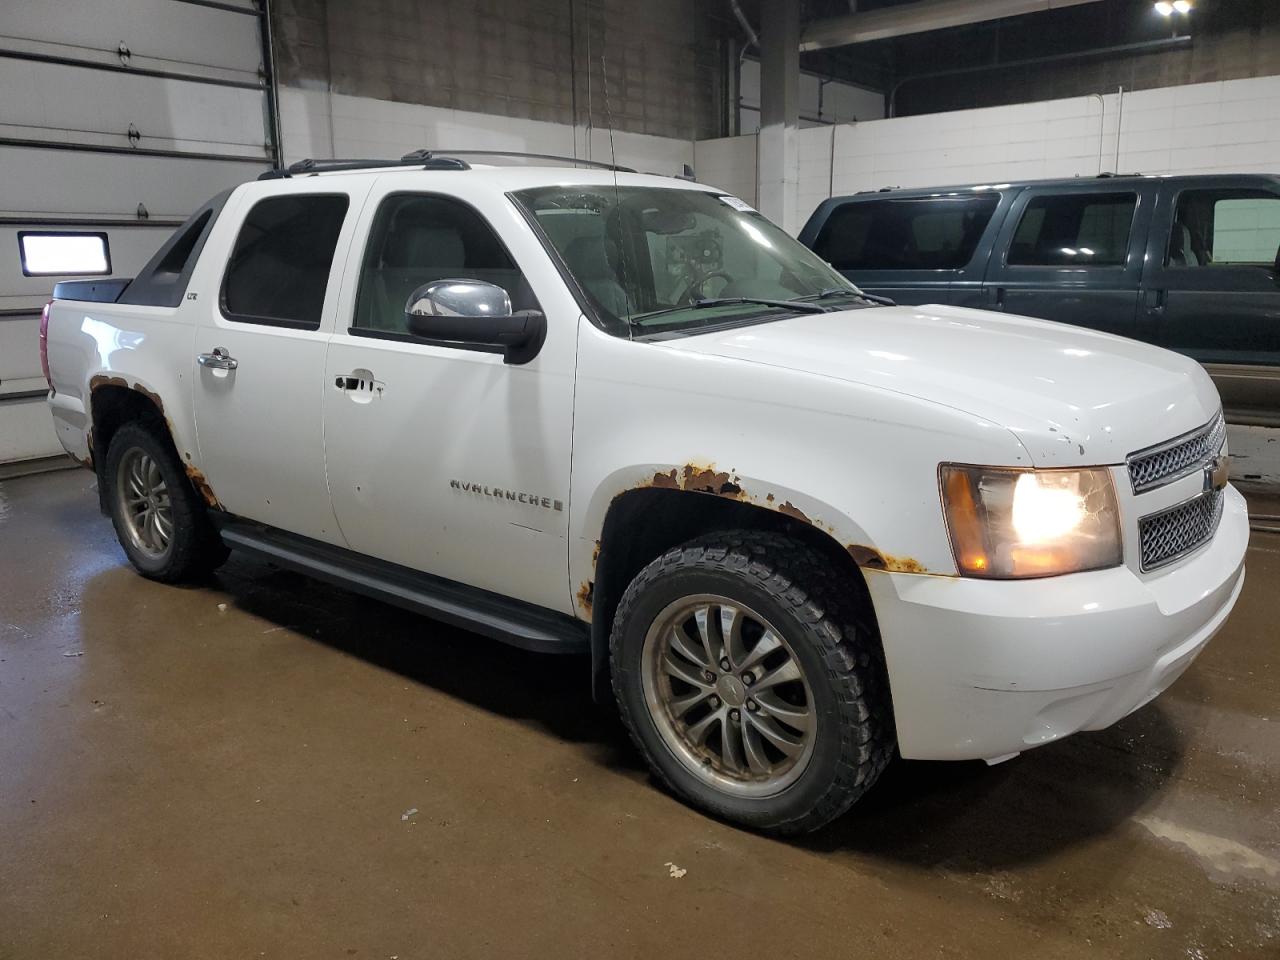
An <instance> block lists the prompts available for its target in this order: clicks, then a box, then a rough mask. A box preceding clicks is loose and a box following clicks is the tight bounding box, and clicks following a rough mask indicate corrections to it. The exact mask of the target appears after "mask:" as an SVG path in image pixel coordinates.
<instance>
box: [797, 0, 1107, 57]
mask: <svg viewBox="0 0 1280 960" xmlns="http://www.w3.org/2000/svg"><path fill="white" fill-rule="evenodd" d="M1097 2H1098V0H917V2H916V3H907V4H903V5H902V6H895V7H881V8H880V9H878V10H867V11H864V12H862V13H851V14H849V15H848V16H842V17H831V18H829V19H826V20H816V21H814V22H813V23H810V24H809V25H808V26H807V27H805V28H804V30H803V31H802V32H801V35H800V50H801V51H802V52H807V51H810V50H823V49H826V48H828V47H844V46H848V45H849V44H851V43H866V42H868V41H870V40H886V39H888V38H890V37H901V36H905V35H906V34H911V33H926V32H928V31H930V30H942V29H945V28H946V27H962V26H964V25H966V24H970V23H981V22H983V21H985V20H1000V19H1003V18H1005V17H1019V16H1022V15H1023V14H1027V13H1043V12H1044V11H1046V10H1058V9H1061V8H1063V7H1074V6H1077V5H1079V4H1082V3H1097Z"/></svg>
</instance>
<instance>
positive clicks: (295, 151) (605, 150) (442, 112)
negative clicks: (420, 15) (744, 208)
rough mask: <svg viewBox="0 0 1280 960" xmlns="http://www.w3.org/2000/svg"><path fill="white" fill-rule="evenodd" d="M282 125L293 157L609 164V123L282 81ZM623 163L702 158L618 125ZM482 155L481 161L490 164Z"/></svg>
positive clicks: (679, 143) (665, 163)
mask: <svg viewBox="0 0 1280 960" xmlns="http://www.w3.org/2000/svg"><path fill="white" fill-rule="evenodd" d="M280 125H281V129H282V137H281V138H282V140H283V142H284V147H285V162H286V163H293V162H294V161H297V160H301V159H303V158H305V157H315V158H327V157H335V156H336V157H358V158H373V159H377V158H395V157H400V156H403V155H404V154H406V153H408V152H409V151H411V150H419V149H422V148H424V147H427V148H431V147H434V148H444V149H446V150H447V149H449V148H453V149H456V150H512V151H518V152H526V153H548V154H556V155H559V156H573V155H574V142H575V139H576V141H577V144H578V156H581V157H583V158H586V159H594V160H598V161H603V162H609V159H610V156H611V154H610V144H609V132H608V130H607V129H602V128H600V127H596V128H595V129H594V130H592V131H590V133H589V135H588V131H587V130H586V129H584V128H581V127H580V128H578V129H577V130H576V131H575V129H574V127H573V126H571V125H569V124H564V123H549V122H546V121H541V120H523V119H518V118H513V117H495V116H491V115H488V114H483V113H472V112H470V111H467V110H450V109H447V108H444V107H429V106H423V105H421V104H413V103H397V102H394V101H391V100H375V99H371V98H369V97H351V96H345V95H342V94H330V93H327V92H325V91H319V90H302V89H298V88H292V87H282V88H281V90H280ZM613 149H614V150H616V152H617V162H618V163H619V164H621V165H623V166H628V167H635V168H636V169H637V170H643V171H649V172H653V173H663V174H667V175H673V174H678V173H680V172H681V169H682V167H683V165H684V164H686V163H688V164H692V163H693V160H694V149H693V142H692V141H690V140H677V139H673V138H669V137H655V136H651V135H649V134H643V133H630V132H628V131H625V130H616V131H614V134H613ZM483 161H484V158H483V157H477V158H476V162H483Z"/></svg>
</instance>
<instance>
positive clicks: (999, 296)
mask: <svg viewBox="0 0 1280 960" xmlns="http://www.w3.org/2000/svg"><path fill="white" fill-rule="evenodd" d="M995 299H996V309H997V310H1003V309H1004V287H996V288H995Z"/></svg>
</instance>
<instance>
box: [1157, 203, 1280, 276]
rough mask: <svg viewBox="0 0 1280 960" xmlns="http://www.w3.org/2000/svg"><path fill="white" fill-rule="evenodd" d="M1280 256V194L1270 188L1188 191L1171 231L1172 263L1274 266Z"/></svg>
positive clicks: (1168, 257) (1168, 258) (1169, 255)
mask: <svg viewBox="0 0 1280 960" xmlns="http://www.w3.org/2000/svg"><path fill="white" fill-rule="evenodd" d="M1277 257H1280V197H1278V196H1276V195H1275V194H1273V193H1268V192H1266V191H1265V190H1184V191H1182V193H1181V194H1180V195H1179V196H1178V208H1177V211H1176V213H1175V214H1174V218H1173V228H1172V230H1170V232H1169V247H1168V252H1167V254H1166V255H1165V263H1166V264H1167V265H1168V266H1171V267H1213V266H1230V265H1232V264H1245V265H1249V266H1268V267H1269V266H1272V265H1273V264H1275V263H1276V261H1277Z"/></svg>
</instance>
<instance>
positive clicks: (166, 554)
mask: <svg viewBox="0 0 1280 960" xmlns="http://www.w3.org/2000/svg"><path fill="white" fill-rule="evenodd" d="M103 474H104V476H103V480H104V482H105V483H106V484H107V502H108V504H109V505H110V509H111V522H112V523H113V525H114V526H115V529H116V537H117V538H118V539H119V540H120V545H121V546H122V547H123V548H124V552H125V554H126V555H127V556H128V557H129V560H130V562H131V563H132V564H133V565H134V567H136V568H137V570H138V572H139V573H141V574H143V575H144V576H147V577H151V578H152V579H154V580H163V581H165V582H168V583H172V582H175V581H178V580H184V579H187V578H189V577H193V576H197V575H199V574H203V573H207V572H208V571H210V570H213V569H214V568H215V567H217V566H219V565H220V564H221V563H222V562H223V561H224V560H226V558H227V548H226V547H225V546H224V545H223V543H222V540H221V538H220V537H219V536H218V533H217V531H216V530H214V528H213V525H212V524H211V523H210V522H209V517H208V515H207V513H206V512H205V507H204V504H203V503H201V502H200V499H199V497H198V496H197V495H196V492H195V490H194V489H193V488H192V486H191V482H190V481H189V480H188V479H187V476H186V473H185V472H184V471H183V469H182V466H181V464H179V462H178V457H177V454H176V453H174V451H173V446H172V444H171V443H169V441H168V438H167V437H163V436H161V435H159V433H158V432H157V431H156V430H154V429H152V428H151V427H149V426H147V425H144V424H142V423H127V424H125V425H124V426H122V427H121V428H120V429H119V430H117V431H116V433H115V435H114V436H113V437H112V438H111V445H110V447H109V448H108V450H107V459H106V465H105V468H104V470H103Z"/></svg>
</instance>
